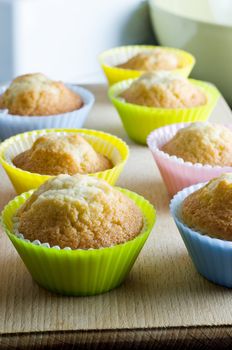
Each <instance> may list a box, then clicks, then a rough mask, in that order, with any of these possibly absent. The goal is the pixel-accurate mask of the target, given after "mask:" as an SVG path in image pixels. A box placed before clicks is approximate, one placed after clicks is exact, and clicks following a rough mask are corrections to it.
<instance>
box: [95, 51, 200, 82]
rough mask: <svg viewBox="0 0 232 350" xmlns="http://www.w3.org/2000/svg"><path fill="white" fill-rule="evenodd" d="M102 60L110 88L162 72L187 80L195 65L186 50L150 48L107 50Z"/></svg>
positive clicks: (101, 56)
mask: <svg viewBox="0 0 232 350" xmlns="http://www.w3.org/2000/svg"><path fill="white" fill-rule="evenodd" d="M99 61H100V64H101V67H102V69H103V71H104V73H105V75H106V78H107V80H108V83H109V84H110V85H112V84H115V83H117V82H119V81H122V80H126V79H131V78H138V77H140V76H141V75H142V74H143V73H145V72H154V71H160V70H164V71H172V72H175V73H178V74H180V75H182V76H184V77H188V76H189V74H190V72H191V70H192V68H193V66H194V64H195V58H194V57H193V56H192V55H191V54H190V53H188V52H186V51H183V50H179V49H174V48H170V47H162V46H151V45H150V46H146V45H132V46H121V47H116V48H113V49H110V50H107V51H104V52H103V53H102V54H101V55H100V56H99Z"/></svg>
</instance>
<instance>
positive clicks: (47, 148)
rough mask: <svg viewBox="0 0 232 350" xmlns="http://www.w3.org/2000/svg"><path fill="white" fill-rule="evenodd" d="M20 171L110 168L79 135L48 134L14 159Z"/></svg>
mask: <svg viewBox="0 0 232 350" xmlns="http://www.w3.org/2000/svg"><path fill="white" fill-rule="evenodd" d="M13 164H14V165H15V166H16V167H17V168H20V169H22V170H26V171H29V172H31V173H38V174H41V175H60V174H69V175H74V174H77V173H80V174H87V173H95V172H98V171H103V170H106V169H110V168H112V167H113V165H112V163H111V161H110V160H109V159H108V158H107V157H105V156H104V155H102V154H100V153H98V152H96V151H95V150H94V148H93V147H92V146H91V145H90V144H89V143H88V142H87V141H86V140H85V139H84V137H82V136H81V135H79V134H72V133H67V134H58V133H48V134H46V135H44V136H41V137H39V138H38V139H37V140H36V141H35V142H34V144H33V145H32V147H31V148H30V149H28V150H26V151H24V152H22V153H20V154H18V155H17V156H16V157H15V158H14V159H13Z"/></svg>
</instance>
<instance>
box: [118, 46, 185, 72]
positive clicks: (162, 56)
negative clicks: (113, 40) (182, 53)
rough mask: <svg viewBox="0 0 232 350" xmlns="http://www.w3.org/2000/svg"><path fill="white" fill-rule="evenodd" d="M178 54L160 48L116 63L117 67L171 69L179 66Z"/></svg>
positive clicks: (142, 69)
mask: <svg viewBox="0 0 232 350" xmlns="http://www.w3.org/2000/svg"><path fill="white" fill-rule="evenodd" d="M179 61H180V60H179V58H178V56H177V55H176V54H175V53H173V52H170V51H167V50H165V49H162V48H157V49H153V50H148V51H145V50H144V51H143V52H140V53H138V54H137V55H135V56H133V57H132V58H130V59H129V60H128V61H126V62H124V63H122V64H119V65H117V67H118V68H124V69H132V70H141V71H147V72H150V71H153V70H173V69H176V68H178V67H179V66H180V62H179Z"/></svg>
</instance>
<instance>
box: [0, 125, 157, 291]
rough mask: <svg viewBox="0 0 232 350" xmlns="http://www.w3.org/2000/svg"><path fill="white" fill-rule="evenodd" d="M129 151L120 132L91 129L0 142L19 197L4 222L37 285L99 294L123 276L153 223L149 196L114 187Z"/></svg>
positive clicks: (41, 133) (33, 133)
mask: <svg viewBox="0 0 232 350" xmlns="http://www.w3.org/2000/svg"><path fill="white" fill-rule="evenodd" d="M128 155H129V149H128V146H127V145H126V143H125V142H123V141H122V140H120V139H119V138H117V137H116V136H113V135H110V134H106V133H104V132H100V131H94V130H86V129H51V130H36V131H31V132H26V133H23V134H20V135H16V136H13V137H11V138H9V139H7V140H5V141H4V142H3V143H2V144H1V145H0V162H1V163H2V165H3V167H4V168H5V170H6V172H7V174H8V176H9V178H10V180H11V181H12V184H13V185H14V187H15V189H16V191H17V192H18V193H19V194H20V195H19V196H17V197H15V198H14V199H13V200H12V201H11V202H9V203H8V204H7V205H6V207H5V208H4V210H3V212H2V225H3V228H4V230H5V232H6V234H7V235H8V237H9V239H10V240H11V241H12V243H13V245H14V247H15V248H16V250H17V252H18V253H19V255H20V256H21V258H22V260H23V262H24V263H25V265H26V267H27V269H28V271H29V272H30V274H31V275H32V277H33V279H34V280H35V281H37V283H39V285H41V286H43V287H45V288H47V289H49V290H50V291H53V292H57V293H61V294H65V295H94V294H98V293H103V292H107V291H109V290H111V289H112V288H115V287H117V286H119V285H120V284H121V283H122V282H123V281H124V279H125V278H126V276H127V275H128V273H129V271H130V270H131V268H132V266H133V264H134V262H135V260H136V258H137V256H138V254H139V252H140V250H141V249H142V247H143V245H144V243H145V242H146V240H147V238H148V236H149V234H150V232H151V230H152V228H153V226H154V223H155V209H154V207H153V206H152V205H151V204H150V203H149V202H148V201H147V200H146V199H144V198H143V197H141V196H139V195H137V194H136V193H133V192H130V191H128V190H126V189H120V188H118V187H113V186H112V185H114V184H115V182H116V180H117V178H118V176H119V175H120V173H121V171H122V169H123V167H124V165H125V163H126V161H127V158H128ZM59 174H60V175H59ZM34 188H37V190H33V189H34ZM28 190H29V191H28Z"/></svg>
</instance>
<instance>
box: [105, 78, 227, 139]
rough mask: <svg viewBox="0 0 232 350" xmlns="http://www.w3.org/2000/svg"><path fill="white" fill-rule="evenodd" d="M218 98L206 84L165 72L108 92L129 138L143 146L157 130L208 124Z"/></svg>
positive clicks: (117, 85)
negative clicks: (190, 123) (186, 123)
mask: <svg viewBox="0 0 232 350" xmlns="http://www.w3.org/2000/svg"><path fill="white" fill-rule="evenodd" d="M219 95H220V94H219V92H218V90H217V89H216V88H215V87H214V86H212V85H210V84H208V83H206V82H202V81H198V80H192V79H186V78H184V77H182V76H180V75H177V74H174V73H171V72H164V71H162V72H158V73H146V74H144V75H143V76H141V77H140V78H138V79H130V80H125V81H122V82H120V83H117V84H115V85H113V86H112V87H111V88H110V89H109V98H110V99H111V101H112V103H113V105H114V106H115V108H116V109H117V111H118V113H119V116H120V118H121V120H122V123H123V125H124V128H125V130H126V132H127V134H128V136H129V137H130V138H131V139H132V140H134V141H136V142H138V143H142V144H145V143H146V139H147V136H148V135H149V133H150V132H151V131H153V130H154V129H156V128H159V127H162V126H165V125H170V124H176V123H181V122H194V121H206V120H207V119H208V118H209V115H210V113H211V112H212V110H213V108H214V106H215V105H216V102H217V100H218V97H219Z"/></svg>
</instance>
